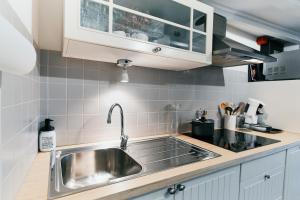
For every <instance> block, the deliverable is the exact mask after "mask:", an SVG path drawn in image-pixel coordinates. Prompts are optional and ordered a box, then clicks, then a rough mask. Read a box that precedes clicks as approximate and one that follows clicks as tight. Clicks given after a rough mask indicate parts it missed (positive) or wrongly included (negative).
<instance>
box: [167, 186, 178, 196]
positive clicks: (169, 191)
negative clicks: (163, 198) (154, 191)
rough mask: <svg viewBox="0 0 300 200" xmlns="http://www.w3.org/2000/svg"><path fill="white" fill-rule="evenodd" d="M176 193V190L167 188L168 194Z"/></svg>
mask: <svg viewBox="0 0 300 200" xmlns="http://www.w3.org/2000/svg"><path fill="white" fill-rule="evenodd" d="M176 192H177V188H174V187H171V188H168V194H171V195H173V194H176Z"/></svg>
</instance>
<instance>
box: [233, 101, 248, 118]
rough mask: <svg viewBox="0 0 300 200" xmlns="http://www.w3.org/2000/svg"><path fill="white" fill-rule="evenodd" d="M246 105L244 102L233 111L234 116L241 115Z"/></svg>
mask: <svg viewBox="0 0 300 200" xmlns="http://www.w3.org/2000/svg"><path fill="white" fill-rule="evenodd" d="M245 105H246V104H245V103H244V102H240V103H239V105H238V107H236V108H235V109H234V110H233V114H234V115H237V114H240V113H242V111H243V110H244V108H245Z"/></svg>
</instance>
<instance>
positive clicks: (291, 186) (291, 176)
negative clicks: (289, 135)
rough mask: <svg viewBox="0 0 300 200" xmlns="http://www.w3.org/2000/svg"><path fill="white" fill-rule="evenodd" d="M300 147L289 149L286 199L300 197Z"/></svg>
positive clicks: (293, 199) (286, 171)
mask: <svg viewBox="0 0 300 200" xmlns="http://www.w3.org/2000/svg"><path fill="white" fill-rule="evenodd" d="M299 185H300V147H295V148H292V149H289V150H288V151H287V158H286V169H285V186H284V188H285V189H284V190H285V191H284V199H285V200H295V199H298V198H300V189H299Z"/></svg>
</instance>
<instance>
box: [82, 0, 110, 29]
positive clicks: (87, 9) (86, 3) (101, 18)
mask: <svg viewBox="0 0 300 200" xmlns="http://www.w3.org/2000/svg"><path fill="white" fill-rule="evenodd" d="M105 1H107V0H105ZM108 24H109V7H108V6H107V5H104V4H101V3H100V1H96V0H81V6H80V25H81V26H82V27H85V28H91V29H95V30H98V31H104V32H108V29H109V28H108V27H109V26H108Z"/></svg>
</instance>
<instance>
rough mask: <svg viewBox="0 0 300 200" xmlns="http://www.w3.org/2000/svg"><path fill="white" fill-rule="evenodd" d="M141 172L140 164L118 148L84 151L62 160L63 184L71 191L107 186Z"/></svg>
mask: <svg viewBox="0 0 300 200" xmlns="http://www.w3.org/2000/svg"><path fill="white" fill-rule="evenodd" d="M141 171H142V166H141V165H140V164H139V163H137V162H136V161H135V160H134V159H133V158H131V157H130V156H129V155H128V154H127V153H125V152H124V151H123V150H121V149H117V148H109V149H98V150H93V151H82V152H77V153H72V154H69V155H66V156H64V157H63V158H62V159H61V174H62V182H63V185H64V186H66V187H67V188H70V189H78V188H81V187H86V186H90V185H94V184H107V183H109V182H110V181H114V180H116V179H119V178H122V177H126V176H130V175H134V174H137V173H140V172H141Z"/></svg>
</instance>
